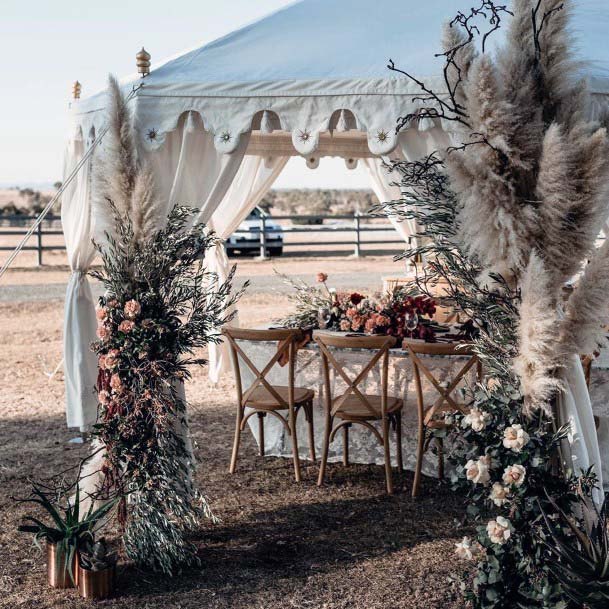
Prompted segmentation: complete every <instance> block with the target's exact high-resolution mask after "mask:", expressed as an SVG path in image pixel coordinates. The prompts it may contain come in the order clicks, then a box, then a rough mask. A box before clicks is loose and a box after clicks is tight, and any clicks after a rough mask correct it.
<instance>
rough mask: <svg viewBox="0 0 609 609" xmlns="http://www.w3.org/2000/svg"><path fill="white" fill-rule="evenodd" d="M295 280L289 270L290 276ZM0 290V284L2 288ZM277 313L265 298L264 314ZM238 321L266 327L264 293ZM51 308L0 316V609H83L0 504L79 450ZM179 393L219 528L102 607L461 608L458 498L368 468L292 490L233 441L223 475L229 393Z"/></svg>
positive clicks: (16, 307) (310, 473) (55, 305)
mask: <svg viewBox="0 0 609 609" xmlns="http://www.w3.org/2000/svg"><path fill="white" fill-rule="evenodd" d="M301 272H302V271H301ZM10 283H13V282H12V281H11V282H10ZM285 305H286V301H285V300H283V299H282V297H273V310H274V311H275V312H276V311H280V310H281V309H282V308H284V307H285ZM241 309H242V319H243V320H244V322H245V323H248V324H254V323H260V322H261V321H264V320H266V319H268V318H269V317H271V316H273V314H276V313H273V312H270V311H269V299H268V296H267V297H264V296H260V295H259V296H252V297H247V298H246V300H245V301H244V303H243V306H242V307H241ZM61 320H62V307H61V303H59V302H48V303H31V304H4V305H0V343H1V344H0V382H1V386H2V393H1V395H0V481H1V482H2V493H1V494H0V607H7V608H8V607H10V608H11V609H15V608H18V607H28V608H29V607H32V608H34V607H36V608H37V609H38V608H40V609H42V608H46V607H49V608H50V607H66V608H68V607H84V606H86V603H85V602H84V601H82V600H81V599H80V598H79V597H78V595H77V594H76V593H75V592H74V591H56V590H50V589H48V588H47V587H46V585H45V577H44V568H43V564H42V556H41V554H40V552H39V551H38V550H37V549H36V548H35V547H33V546H32V545H31V542H30V540H29V539H28V538H27V537H24V536H20V535H18V534H17V533H16V531H15V527H16V525H17V524H18V522H19V519H20V517H22V516H23V515H24V514H25V509H24V508H23V507H22V506H20V505H16V504H15V503H14V502H12V501H11V499H10V495H19V494H23V493H25V492H26V491H27V482H26V477H28V476H33V477H41V476H45V475H48V474H50V473H52V472H56V471H58V470H60V469H64V468H65V467H67V466H68V465H70V464H72V463H74V462H75V461H76V460H77V458H78V457H79V456H80V455H81V454H82V453H83V450H84V449H83V447H82V446H78V445H71V444H67V440H68V439H70V437H72V436H73V433H71V432H69V431H68V430H66V428H65V418H64V412H63V395H64V388H63V382H62V379H61V376H58V377H56V378H55V379H53V380H52V381H50V382H49V381H48V379H47V377H46V376H45V374H44V372H45V370H46V371H49V370H51V369H52V368H53V367H54V366H55V364H56V363H57V362H58V361H59V359H60V357H61ZM188 390H189V399H190V408H191V410H190V413H191V414H190V419H191V427H192V432H193V435H194V438H195V441H196V442H197V448H196V456H197V458H198V461H199V468H198V472H197V481H198V484H199V486H200V487H201V488H202V489H203V490H204V491H205V492H206V494H207V495H208V496H209V497H210V499H211V502H212V505H213V507H214V510H215V512H216V513H217V515H218V516H219V517H220V518H221V519H222V522H221V524H219V525H216V526H211V525H209V526H205V527H204V528H203V529H202V530H201V531H200V532H199V534H198V535H197V538H196V542H197V544H198V545H199V547H200V553H201V559H202V565H203V566H202V568H201V569H197V570H191V571H188V572H185V573H183V574H181V575H179V576H177V577H175V578H173V579H167V578H163V577H159V576H153V575H150V574H146V573H139V572H137V571H136V570H135V569H133V568H132V567H127V568H125V569H123V570H122V571H121V574H120V579H119V595H118V596H117V597H116V598H114V599H112V600H109V601H105V602H103V603H100V605H102V606H104V607H106V606H107V607H117V608H119V607H120V608H125V609H127V608H134V607H137V608H142V609H143V608H147V609H153V608H154V609H157V608H158V609H168V608H171V609H178V608H180V609H186V608H193V609H194V608H197V609H200V608H201V607H210V608H224V607H226V608H228V607H230V608H238V609H241V608H242V609H246V608H247V609H252V608H261V609H262V608H264V609H286V608H290V607H298V608H303V609H304V608H312V609H317V608H326V609H335V608H336V609H338V608H343V607H344V608H347V607H349V608H362V609H363V608H366V609H373V608H381V607H382V608H398V607H400V608H401V607H405V608H406V607H408V608H410V607H412V608H415V607H416V608H418V609H425V608H436V607H443V608H444V609H450V608H454V609H457V608H461V607H463V601H462V600H461V598H460V594H459V592H458V590H456V589H455V587H454V586H452V585H451V584H450V583H449V581H448V577H449V576H450V575H451V574H454V573H457V577H458V573H459V571H460V565H458V564H456V563H455V561H454V558H453V557H454V554H453V549H454V545H453V544H454V543H455V541H456V538H457V537H459V536H460V535H462V532H460V531H456V530H455V527H454V519H455V518H460V517H461V516H462V514H463V506H462V505H461V504H460V501H459V500H458V498H456V497H454V496H453V495H451V494H450V493H449V492H448V491H446V490H444V489H441V488H440V487H439V486H438V484H437V482H435V481H431V480H427V481H426V482H425V483H424V484H423V493H422V497H421V498H420V499H419V500H417V501H413V500H412V499H411V498H410V496H409V490H410V486H411V483H412V475H411V474H410V473H407V474H406V475H405V476H404V477H403V479H402V480H401V481H400V482H399V484H398V493H397V495H396V496H394V497H391V498H389V497H387V496H385V495H384V493H383V479H384V477H383V471H382V468H380V467H377V466H363V465H356V466H349V467H348V468H344V467H343V466H342V465H338V464H337V465H331V466H330V472H329V477H328V483H327V485H326V486H325V487H323V488H321V489H318V488H317V487H316V486H315V484H314V479H315V474H316V471H317V470H316V467H315V466H312V465H307V466H306V467H305V470H304V481H303V483H302V484H300V485H297V484H295V483H294V482H293V479H292V470H291V464H290V462H288V461H287V460H285V459H276V458H267V459H261V458H259V457H257V456H256V452H255V446H254V442H253V439H252V438H250V437H247V438H246V440H245V443H244V446H243V450H242V453H241V455H242V460H241V462H240V467H239V469H238V471H237V473H236V474H235V475H234V476H230V475H229V474H228V473H227V466H228V460H229V453H230V444H231V439H232V430H233V405H232V398H233V388H232V385H231V384H230V383H229V382H227V381H225V382H223V383H222V384H221V385H219V386H217V387H212V386H210V385H209V383H208V382H207V380H206V378H205V371H204V370H200V371H197V373H196V375H195V379H194V380H193V382H192V383H191V386H190V387H189V388H188Z"/></svg>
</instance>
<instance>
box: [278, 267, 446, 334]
mask: <svg viewBox="0 0 609 609" xmlns="http://www.w3.org/2000/svg"><path fill="white" fill-rule="evenodd" d="M283 277H284V279H285V281H286V282H287V283H288V284H289V285H290V286H291V287H293V288H294V289H295V293H294V294H291V295H290V300H291V301H292V302H294V303H295V304H296V313H294V314H292V315H289V316H287V317H285V318H284V319H282V320H281V322H280V323H281V324H282V325H284V326H287V327H299V328H321V329H327V330H334V331H340V332H358V333H359V332H363V333H365V334H381V335H386V336H395V337H396V338H398V339H400V340H401V339H403V338H406V337H408V338H419V339H423V340H427V341H433V340H435V333H434V329H433V325H432V324H431V320H432V318H433V316H434V315H435V313H436V303H435V301H434V300H433V299H432V298H430V297H428V296H426V295H420V294H419V295H416V296H413V295H411V294H408V293H407V292H405V291H403V290H401V289H396V290H394V291H393V292H392V293H390V294H385V295H379V296H376V297H368V296H365V295H363V294H360V293H359V292H337V291H336V290H335V289H334V288H331V287H329V286H328V284H327V281H328V275H327V274H326V273H317V276H316V278H317V282H318V283H320V284H322V286H323V287H322V288H315V287H312V286H309V285H307V284H306V283H303V282H295V281H293V280H292V279H291V278H289V277H285V276H283Z"/></svg>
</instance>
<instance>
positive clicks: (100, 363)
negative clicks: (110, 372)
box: [98, 355, 106, 370]
mask: <svg viewBox="0 0 609 609" xmlns="http://www.w3.org/2000/svg"><path fill="white" fill-rule="evenodd" d="M98 366H99V367H100V368H101V369H102V370H105V369H106V356H105V355H100V356H99V359H98Z"/></svg>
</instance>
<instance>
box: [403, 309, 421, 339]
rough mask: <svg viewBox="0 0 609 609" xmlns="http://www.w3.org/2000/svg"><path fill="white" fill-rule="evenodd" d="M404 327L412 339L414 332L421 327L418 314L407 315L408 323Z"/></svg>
mask: <svg viewBox="0 0 609 609" xmlns="http://www.w3.org/2000/svg"><path fill="white" fill-rule="evenodd" d="M404 325H405V326H406V330H408V332H409V333H410V338H412V337H413V333H414V331H415V330H416V329H417V327H418V325H419V316H418V315H417V314H416V313H407V314H406V323H405V324H404Z"/></svg>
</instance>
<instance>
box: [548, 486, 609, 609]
mask: <svg viewBox="0 0 609 609" xmlns="http://www.w3.org/2000/svg"><path fill="white" fill-rule="evenodd" d="M549 502H550V504H551V505H552V507H553V508H554V511H555V513H556V515H557V516H555V517H554V518H551V517H550V516H548V514H546V513H545V512H544V510H543V509H541V508H540V511H541V514H542V518H543V523H544V527H543V529H542V531H541V536H542V543H543V545H544V546H545V548H546V550H547V551H548V552H549V554H550V556H551V559H552V562H551V565H552V566H551V568H550V570H551V572H552V574H553V575H554V577H555V578H556V580H557V581H558V583H559V584H560V586H561V588H562V589H563V590H564V592H565V594H566V596H568V597H569V599H571V601H573V603H574V604H575V605H576V606H577V607H584V608H585V609H606V608H607V607H609V494H607V495H606V496H605V500H604V502H603V504H602V506H600V507H599V506H598V504H597V502H598V498H597V500H596V501H595V500H594V499H593V496H592V493H591V492H590V491H588V492H578V493H577V508H578V509H576V510H575V513H576V514H578V517H577V518H575V517H574V516H571V515H567V514H565V512H564V511H562V510H561V509H560V508H559V507H558V505H557V504H556V503H555V502H554V501H553V500H552V499H549Z"/></svg>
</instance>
